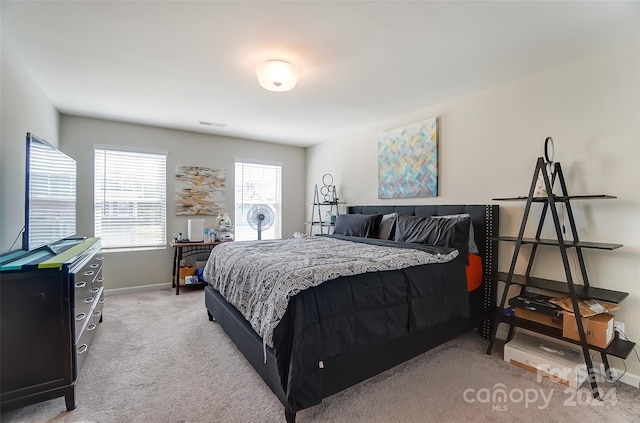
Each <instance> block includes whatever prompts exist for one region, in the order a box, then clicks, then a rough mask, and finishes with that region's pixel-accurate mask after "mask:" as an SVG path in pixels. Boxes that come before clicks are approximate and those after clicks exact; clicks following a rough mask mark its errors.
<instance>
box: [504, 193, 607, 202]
mask: <svg viewBox="0 0 640 423" xmlns="http://www.w3.org/2000/svg"><path fill="white" fill-rule="evenodd" d="M615 198H618V197H616V196H615V195H606V194H596V195H554V196H553V201H556V202H559V203H566V202H567V201H570V200H611V199H615ZM527 199H528V197H526V196H520V197H500V198H492V200H493V201H527ZM531 201H533V202H534V203H546V202H548V201H549V198H547V197H533V198H532V199H531Z"/></svg>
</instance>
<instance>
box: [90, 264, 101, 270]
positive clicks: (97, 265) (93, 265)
mask: <svg viewBox="0 0 640 423" xmlns="http://www.w3.org/2000/svg"><path fill="white" fill-rule="evenodd" d="M89 267H91V268H92V269H95V268H96V267H100V263H93V264H92V265H91V266H89Z"/></svg>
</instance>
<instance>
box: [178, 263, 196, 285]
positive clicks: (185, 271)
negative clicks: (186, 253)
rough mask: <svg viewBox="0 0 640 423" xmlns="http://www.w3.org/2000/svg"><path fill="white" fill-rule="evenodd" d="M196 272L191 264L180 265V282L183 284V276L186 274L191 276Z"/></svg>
mask: <svg viewBox="0 0 640 423" xmlns="http://www.w3.org/2000/svg"><path fill="white" fill-rule="evenodd" d="M195 273H196V268H195V267H193V265H191V264H187V265H186V266H180V271H179V276H178V279H179V280H180V283H181V284H184V278H185V277H187V276H193V275H194V274H195Z"/></svg>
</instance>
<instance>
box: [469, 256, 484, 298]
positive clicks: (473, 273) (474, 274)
mask: <svg viewBox="0 0 640 423" xmlns="http://www.w3.org/2000/svg"><path fill="white" fill-rule="evenodd" d="M466 270H467V291H469V292H471V291H473V290H475V289H478V287H480V285H482V258H481V257H480V256H479V255H476V254H473V253H469V264H468V265H467V267H466Z"/></svg>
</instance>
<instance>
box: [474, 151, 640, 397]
mask: <svg viewBox="0 0 640 423" xmlns="http://www.w3.org/2000/svg"><path fill="white" fill-rule="evenodd" d="M546 169H547V163H546V162H545V161H544V159H543V158H542V157H539V158H538V161H537V163H536V167H535V171H534V173H533V179H532V181H531V187H530V189H529V195H528V196H526V197H513V198H494V199H493V200H495V201H526V205H525V207H524V213H523V216H522V223H521V224H520V230H519V232H518V236H517V237H508V236H500V237H498V238H496V239H497V240H498V241H506V242H514V243H515V248H514V252H513V258H512V260H511V265H510V266H509V272H508V273H505V272H498V280H501V281H503V282H505V287H504V291H503V293H502V299H501V301H500V305H499V307H498V308H497V309H496V317H495V320H494V324H493V327H492V332H491V338H490V340H489V346H488V348H487V354H491V352H492V349H493V344H494V342H495V339H496V333H497V331H498V326H499V324H500V323H506V324H508V325H509V334H508V336H507V340H510V339H511V337H512V336H513V330H514V327H520V328H523V329H527V330H530V331H533V332H537V333H541V334H544V335H547V336H551V337H553V338H557V339H561V340H563V341H566V342H570V343H573V344H578V345H580V346H581V347H582V352H583V354H584V361H585V363H586V366H587V371H588V372H589V381H590V383H591V391H592V393H593V396H594V397H595V398H599V392H598V386H597V380H598V379H597V378H596V374H595V371H594V367H593V362H592V360H591V355H590V354H589V350H595V351H598V352H600V354H601V356H602V362H603V364H604V366H605V371H606V373H605V374H606V375H609V362H608V360H607V355H612V356H615V357H620V358H623V359H625V358H627V357H628V356H629V354H630V353H631V351H632V350H633V348H634V346H635V344H634V343H633V342H630V341H627V340H623V339H621V338H620V337H619V336H618V334H617V332H616V334H615V338H614V340H613V341H612V342H611V344H609V346H608V347H607V348H599V347H595V346H592V345H588V344H587V342H586V338H585V333H584V327H583V324H582V318H581V316H580V312H579V310H580V309H579V307H578V301H579V300H582V299H587V298H593V299H598V300H603V301H608V302H611V303H619V302H621V301H622V300H624V299H625V298H626V297H627V296H628V295H629V294H628V293H626V292H619V291H612V290H609V289H601V288H595V287H591V286H590V285H589V278H588V276H587V271H586V267H585V263H584V257H583V254H582V249H584V248H591V249H600V250H615V249H616V248H620V247H622V245H621V244H605V243H599V242H597V243H596V242H583V241H580V240H579V238H578V232H577V230H576V225H575V221H574V218H573V212H572V210H571V201H572V200H585V199H613V198H616V197H614V196H610V195H574V196H572V195H569V194H568V193H567V186H566V184H565V181H564V176H563V175H562V167H561V166H560V163H555V164H554V166H553V172H551V175H549V172H548V171H547V170H546ZM539 177H541V178H542V179H543V180H544V185H545V188H546V195H544V196H534V193H535V191H536V189H535V187H536V183H537V181H538V178H539ZM556 182H559V183H560V189H561V191H562V194H561V195H554V194H553V187H554V184H555V183H556ZM532 203H542V204H543V205H542V212H541V215H540V221H539V223H538V229H537V231H536V235H535V237H534V238H525V237H524V232H525V227H526V224H527V219H528V217H529V211H530V209H531V204H532ZM558 203H564V204H565V208H566V213H567V217H568V219H569V224H570V226H571V235H572V238H573V240H572V241H571V240H565V239H564V237H563V234H562V232H563V231H562V226H561V222H560V220H559V218H558V209H557V208H556V204H558ZM548 211H550V212H551V216H552V217H553V224H554V227H555V233H556V237H555V238H554V239H541V238H540V234H541V233H542V226H543V223H544V220H545V216H546V214H547V212H548ZM525 244H530V245H532V247H531V254H530V255H529V262H528V264H527V269H526V271H525V274H524V275H517V274H515V273H514V272H515V268H516V263H517V261H518V256H519V253H520V248H521V247H522V246H523V245H525ZM541 245H551V246H555V247H558V248H559V250H560V255H561V257H562V264H563V266H564V272H565V276H566V281H554V280H549V279H542V278H536V277H533V276H531V269H532V267H533V262H534V259H535V256H536V252H537V250H538V247H539V246H541ZM568 248H574V249H575V250H576V255H577V257H578V263H579V267H580V273H581V276H582V280H583V285H579V284H575V283H574V277H573V275H572V273H571V268H570V266H569V258H568V255H567V249H568ZM511 285H517V286H519V287H520V293H521V294H522V293H524V292H526V291H527V290H528V289H529V288H535V289H543V290H548V291H555V292H559V293H563V294H568V295H569V296H570V297H571V302H572V304H573V309H574V310H575V311H576V313H575V314H576V320H577V322H576V323H577V326H578V333H579V334H580V340H579V341H575V340H573V339H569V338H565V337H563V336H562V329H558V328H555V327H551V326H546V325H542V324H539V323H536V322H533V321H530V320H526V319H520V318H517V317H510V316H505V315H504V314H503V310H504V307H505V303H506V301H507V296H508V293H509V287H510V286H511Z"/></svg>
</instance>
